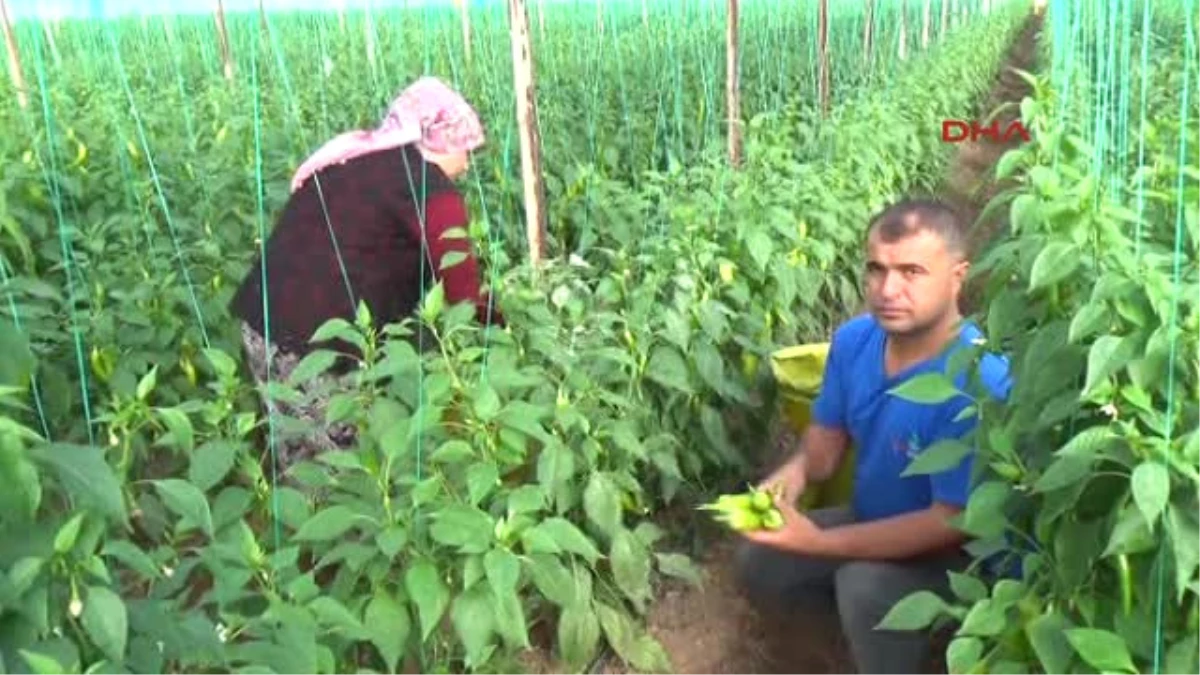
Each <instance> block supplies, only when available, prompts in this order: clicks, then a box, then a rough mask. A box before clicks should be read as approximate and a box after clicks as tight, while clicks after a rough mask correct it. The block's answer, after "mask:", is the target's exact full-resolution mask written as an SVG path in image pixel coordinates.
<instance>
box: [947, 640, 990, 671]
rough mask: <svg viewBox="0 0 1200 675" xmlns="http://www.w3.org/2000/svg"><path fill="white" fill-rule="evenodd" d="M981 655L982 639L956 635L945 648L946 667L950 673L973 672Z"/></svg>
mask: <svg viewBox="0 0 1200 675" xmlns="http://www.w3.org/2000/svg"><path fill="white" fill-rule="evenodd" d="M982 656H983V641H982V640H980V639H979V638H974V637H956V638H954V640H952V641H951V642H950V646H949V647H947V648H946V669H947V670H948V671H950V672H951V673H970V672H974V669H975V667H976V666H978V665H979V662H980V660H982V658H981V657H982Z"/></svg>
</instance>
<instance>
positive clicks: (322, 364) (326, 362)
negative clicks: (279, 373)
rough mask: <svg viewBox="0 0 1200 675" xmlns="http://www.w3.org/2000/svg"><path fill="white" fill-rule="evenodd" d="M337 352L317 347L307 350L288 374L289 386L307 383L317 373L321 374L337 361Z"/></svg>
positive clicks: (317, 374)
mask: <svg viewBox="0 0 1200 675" xmlns="http://www.w3.org/2000/svg"><path fill="white" fill-rule="evenodd" d="M337 357H338V355H337V352H334V351H331V350H328V349H317V350H314V351H311V352H309V353H308V354H306V355H305V356H304V358H302V359H300V363H297V364H296V367H295V368H294V369H293V370H292V372H291V374H290V375H288V378H287V383H288V385H290V386H293V387H298V386H300V385H302V384H306V383H308V382H309V381H310V380H313V379H315V378H316V377H317V376H319V375H323V374H324V373H325V372H327V371H328V370H329V369H330V368H332V367H333V364H334V363H335V362H337Z"/></svg>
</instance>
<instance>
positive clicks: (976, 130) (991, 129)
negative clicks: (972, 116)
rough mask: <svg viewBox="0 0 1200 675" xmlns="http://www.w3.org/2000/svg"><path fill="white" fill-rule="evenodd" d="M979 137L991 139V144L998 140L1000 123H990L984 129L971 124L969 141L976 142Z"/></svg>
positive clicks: (976, 124) (977, 124) (974, 123)
mask: <svg viewBox="0 0 1200 675" xmlns="http://www.w3.org/2000/svg"><path fill="white" fill-rule="evenodd" d="M980 136H983V137H985V138H989V139H991V141H992V142H993V143H995V142H996V141H998V140H1000V123H999V122H992V123H991V125H989V126H987V127H986V128H985V127H980V126H979V123H978V122H971V140H976V139H977V138H979V137H980Z"/></svg>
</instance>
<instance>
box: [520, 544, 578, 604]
mask: <svg viewBox="0 0 1200 675" xmlns="http://www.w3.org/2000/svg"><path fill="white" fill-rule="evenodd" d="M527 559H528V560H529V576H530V578H531V579H533V585H534V586H535V587H537V590H538V592H540V593H541V594H542V595H544V596H545V597H546V599H547V600H549V601H550V602H553V603H554V604H556V605H558V606H559V607H562V608H564V609H567V608H570V607H571V606H573V605H576V604H579V603H583V602H586V601H588V600H590V598H578V597H576V593H575V580H574V579H573V578H572V577H571V573H570V572H569V571H567V568H566V566H565V565H563V564H562V561H561V560H559V559H558V558H557V557H556V556H554V555H549V554H545V553H535V554H532V555H529V556H527Z"/></svg>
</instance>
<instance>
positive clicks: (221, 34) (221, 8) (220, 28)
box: [215, 0, 233, 82]
mask: <svg viewBox="0 0 1200 675" xmlns="http://www.w3.org/2000/svg"><path fill="white" fill-rule="evenodd" d="M215 18H216V22H217V46H218V47H219V48H220V51H221V63H222V65H223V67H224V69H225V79H226V80H229V81H231V82H232V81H233V55H232V54H230V53H229V32H228V31H226V30H225V3H224V2H222V1H221V0H217V12H216V16H215Z"/></svg>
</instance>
